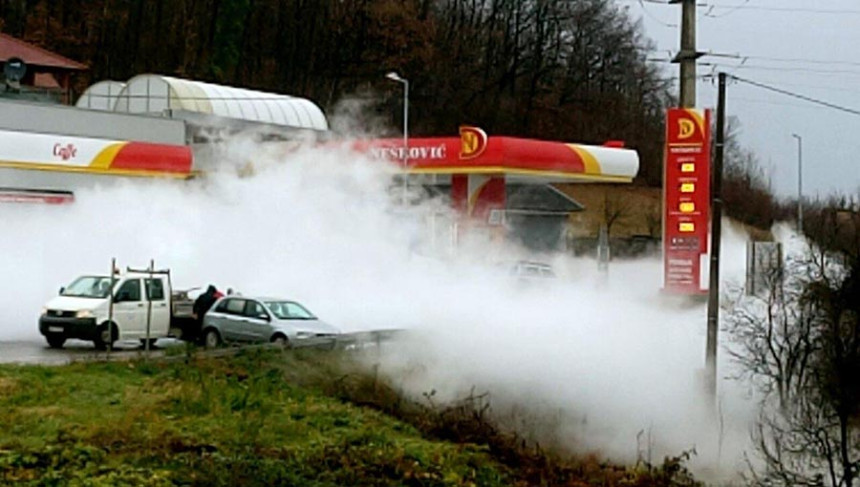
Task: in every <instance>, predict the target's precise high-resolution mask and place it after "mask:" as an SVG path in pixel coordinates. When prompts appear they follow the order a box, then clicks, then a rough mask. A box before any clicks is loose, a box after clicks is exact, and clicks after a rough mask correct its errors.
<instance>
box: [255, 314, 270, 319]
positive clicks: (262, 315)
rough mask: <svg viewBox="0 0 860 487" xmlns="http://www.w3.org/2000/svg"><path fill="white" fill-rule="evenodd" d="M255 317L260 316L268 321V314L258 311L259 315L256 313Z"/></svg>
mask: <svg viewBox="0 0 860 487" xmlns="http://www.w3.org/2000/svg"><path fill="white" fill-rule="evenodd" d="M257 318H260V319H261V320H265V321H270V319H269V315H267V314H266V313H260V314H259V315H257Z"/></svg>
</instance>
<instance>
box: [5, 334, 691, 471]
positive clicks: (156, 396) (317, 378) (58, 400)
mask: <svg viewBox="0 0 860 487" xmlns="http://www.w3.org/2000/svg"><path fill="white" fill-rule="evenodd" d="M171 358H172V359H174V360H181V359H183V357H182V356H174V357H171ZM185 360H186V362H180V361H173V362H143V361H135V362H116V363H77V364H72V365H67V366H60V367H53V366H52V367H45V366H9V365H5V366H0V486H3V485H11V484H14V485H24V486H27V485H34V486H35V485H39V486H54V485H56V486H108V485H109V486H175V485H182V486H195V485H200V486H204V485H205V486H234V485H236V486H238V485H242V486H255V485H260V486H263V485H265V486H269V485H284V486H319V487H323V486H443V485H444V486H458V485H463V486H466V485H468V486H488V487H492V486H518V487H519V486H537V485H539V486H562V485H564V486H576V487H583V486H587V485H602V486H607V487H615V486H618V487H621V486H629V487H634V486H641V487H650V486H667V487H670V486H684V487H689V486H697V485H699V484H698V483H697V482H696V481H695V480H694V479H693V478H692V477H690V476H689V474H688V472H687V471H686V469H685V468H684V466H683V463H684V460H685V455H681V456H680V457H678V458H667V459H666V460H665V462H664V463H663V465H660V466H651V465H642V464H640V465H635V466H632V467H624V466H617V465H612V464H610V463H608V462H605V461H603V460H601V459H600V458H598V457H596V456H594V455H591V456H586V457H575V456H570V455H565V454H564V453H563V452H559V451H545V450H543V449H541V448H540V446H538V445H531V444H528V442H526V441H524V440H523V438H524V437H523V436H520V435H519V434H518V432H507V431H503V430H501V429H499V428H498V427H497V426H496V425H495V424H493V421H492V418H491V415H489V414H488V411H489V404H488V403H486V401H485V400H484V399H483V396H481V395H478V396H474V395H472V396H469V397H466V398H463V399H462V400H460V401H455V402H453V403H450V404H435V403H434V402H433V401H432V400H430V398H431V396H429V395H428V397H427V398H426V399H425V400H414V399H410V398H406V397H403V395H402V394H400V393H398V391H397V390H396V389H395V388H393V387H392V386H391V385H390V384H388V383H386V381H385V380H383V379H380V378H378V377H377V376H376V374H375V372H374V371H373V370H372V369H371V370H368V369H367V368H366V367H365V366H362V365H360V364H358V363H355V362H353V361H352V360H351V359H350V358H349V356H343V355H339V354H338V353H333V352H321V351H298V352H294V353H293V352H287V353H284V352H281V351H274V350H256V351H250V352H244V353H240V354H239V355H238V356H236V357H229V358H219V359H203V358H195V357H194V356H193V355H189V356H187V357H185ZM519 433H521V432H519Z"/></svg>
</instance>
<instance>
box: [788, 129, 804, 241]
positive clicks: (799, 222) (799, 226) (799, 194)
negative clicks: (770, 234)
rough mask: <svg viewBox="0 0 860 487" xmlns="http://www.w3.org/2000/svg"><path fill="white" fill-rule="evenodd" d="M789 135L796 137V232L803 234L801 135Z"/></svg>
mask: <svg viewBox="0 0 860 487" xmlns="http://www.w3.org/2000/svg"><path fill="white" fill-rule="evenodd" d="M791 136H792V137H794V138H795V139H797V233H799V234H800V235H801V236H803V137H801V136H799V135H797V134H791Z"/></svg>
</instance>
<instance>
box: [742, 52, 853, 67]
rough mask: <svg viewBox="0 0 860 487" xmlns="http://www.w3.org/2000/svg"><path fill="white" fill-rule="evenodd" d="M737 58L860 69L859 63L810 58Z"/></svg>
mask: <svg viewBox="0 0 860 487" xmlns="http://www.w3.org/2000/svg"><path fill="white" fill-rule="evenodd" d="M738 57H739V58H741V57H743V58H746V59H755V60H759V61H773V62H778V63H806V64H824V65H827V64H836V65H844V66H858V67H860V62H858V61H837V60H832V61H829V60H824V59H810V58H780V57H768V56H740V55H739V56H738Z"/></svg>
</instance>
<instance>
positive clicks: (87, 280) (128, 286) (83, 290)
mask: <svg viewBox="0 0 860 487" xmlns="http://www.w3.org/2000/svg"><path fill="white" fill-rule="evenodd" d="M192 309H193V301H192V300H191V299H190V297H189V296H188V293H187V292H185V291H174V290H173V289H172V287H171V280H170V272H169V271H158V272H153V273H149V272H146V273H142V272H127V273H124V274H119V273H117V274H115V275H114V276H113V277H111V276H105V275H88V276H81V277H79V278H77V279H75V280H74V281H73V282H72V283H71V284H69V286H68V287H65V288H62V289H60V295H59V296H57V297H55V298H53V299H51V300H50V301H48V303H47V304H46V305H45V308H44V309H43V310H42V315H41V316H40V317H39V332H41V333H42V335H43V336H44V337H45V339H46V340H47V341H48V345H50V346H51V347H52V348H61V347H62V346H63V344H64V343H65V342H66V340H68V339H70V338H76V339H80V340H90V341H92V342H93V343H95V345H96V348H99V349H105V348H107V347H108V346H110V345H112V344H113V343H114V342H115V341H117V340H140V341H141V343H144V344H145V343H146V340H147V338H148V339H149V340H150V341H151V343H152V342H154V341H155V340H156V339H158V338H167V337H173V338H180V339H184V340H193V339H195V338H196V334H195V333H194V330H195V326H194V324H195V321H196V320H195V318H194V316H193V311H192ZM147 328H149V331H148V333H147Z"/></svg>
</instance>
